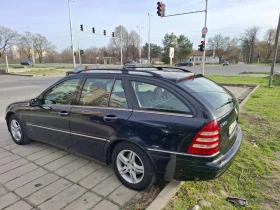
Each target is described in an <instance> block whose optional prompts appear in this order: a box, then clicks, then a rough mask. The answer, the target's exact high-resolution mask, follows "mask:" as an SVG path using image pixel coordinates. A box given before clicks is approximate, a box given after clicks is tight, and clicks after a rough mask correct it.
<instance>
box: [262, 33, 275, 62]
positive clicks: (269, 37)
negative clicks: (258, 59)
mask: <svg viewBox="0 0 280 210" xmlns="http://www.w3.org/2000/svg"><path fill="white" fill-rule="evenodd" d="M275 36H276V30H275V29H272V28H270V29H268V30H267V32H266V33H265V36H264V41H265V42H266V46H265V49H266V60H267V61H268V60H269V58H270V56H271V53H272V51H273V46H274V42H275Z"/></svg>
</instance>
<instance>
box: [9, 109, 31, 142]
mask: <svg viewBox="0 0 280 210" xmlns="http://www.w3.org/2000/svg"><path fill="white" fill-rule="evenodd" d="M9 127H10V132H11V136H12V138H13V140H14V142H15V143H16V144H20V145H23V144H28V143H29V142H30V139H28V138H27V136H26V134H25V131H24V129H23V126H22V123H21V122H20V119H19V118H18V117H17V116H16V115H15V114H14V115H12V116H11V117H10V119H9Z"/></svg>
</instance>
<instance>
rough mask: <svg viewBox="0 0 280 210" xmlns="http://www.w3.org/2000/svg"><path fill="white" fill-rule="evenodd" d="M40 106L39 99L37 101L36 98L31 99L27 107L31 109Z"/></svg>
mask: <svg viewBox="0 0 280 210" xmlns="http://www.w3.org/2000/svg"><path fill="white" fill-rule="evenodd" d="M40 105H41V102H40V99H38V98H33V99H31V100H30V101H29V106H31V107H35V106H40Z"/></svg>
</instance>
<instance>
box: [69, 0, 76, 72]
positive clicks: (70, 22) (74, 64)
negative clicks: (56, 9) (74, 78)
mask: <svg viewBox="0 0 280 210" xmlns="http://www.w3.org/2000/svg"><path fill="white" fill-rule="evenodd" d="M70 1H71V0H68V9H69V24H70V34H71V46H72V56H73V66H74V67H76V62H75V55H74V43H73V34H72V20H71V9H70Z"/></svg>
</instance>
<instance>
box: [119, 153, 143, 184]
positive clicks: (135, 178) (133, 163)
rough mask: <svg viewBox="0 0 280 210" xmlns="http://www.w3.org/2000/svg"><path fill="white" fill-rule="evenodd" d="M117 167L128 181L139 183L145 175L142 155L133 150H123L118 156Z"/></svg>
mask: <svg viewBox="0 0 280 210" xmlns="http://www.w3.org/2000/svg"><path fill="white" fill-rule="evenodd" d="M116 163H117V169H118V171H119V173H120V175H121V176H122V178H123V179H125V180H126V181H127V182H129V183H132V184H138V183H139V182H141V181H142V179H143V177H144V165H143V162H142V160H141V159H140V157H139V156H138V155H137V154H136V153H135V152H133V151H131V150H122V151H121V152H119V154H118V156H117V160H116Z"/></svg>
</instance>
